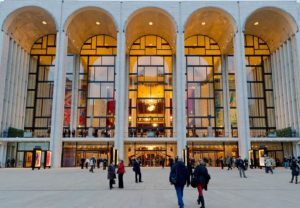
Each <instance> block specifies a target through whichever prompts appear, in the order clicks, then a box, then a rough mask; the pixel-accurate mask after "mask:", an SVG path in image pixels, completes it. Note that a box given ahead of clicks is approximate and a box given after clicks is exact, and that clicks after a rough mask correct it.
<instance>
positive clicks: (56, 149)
mask: <svg viewBox="0 0 300 208" xmlns="http://www.w3.org/2000/svg"><path fill="white" fill-rule="evenodd" d="M67 48H68V38H67V36H66V34H65V33H64V32H63V31H59V32H57V35H56V61H55V74H54V92H53V102H52V118H51V140H50V150H51V151H52V166H53V167H54V168H58V167H60V166H61V156H62V132H63V120H64V116H63V115H64V100H65V99H64V98H65V84H66V67H65V66H66V63H67Z"/></svg>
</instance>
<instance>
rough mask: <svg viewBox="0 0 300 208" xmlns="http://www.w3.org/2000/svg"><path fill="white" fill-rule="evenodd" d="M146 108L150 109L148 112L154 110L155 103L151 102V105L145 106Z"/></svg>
mask: <svg viewBox="0 0 300 208" xmlns="http://www.w3.org/2000/svg"><path fill="white" fill-rule="evenodd" d="M147 110H148V111H150V112H151V111H154V110H155V105H153V104H152V105H149V106H148V107H147Z"/></svg>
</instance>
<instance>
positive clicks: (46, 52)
mask: <svg viewBox="0 0 300 208" xmlns="http://www.w3.org/2000/svg"><path fill="white" fill-rule="evenodd" d="M55 53H56V35H46V36H43V37H42V38H40V39H38V40H37V41H36V42H35V43H34V44H33V46H32V48H31V52H30V55H31V57H30V69H29V75H28V87H27V102H26V118H25V130H30V131H32V132H33V133H34V136H35V137H45V136H50V127H51V113H52V112H51V111H52V100H53V87H54V69H55Z"/></svg>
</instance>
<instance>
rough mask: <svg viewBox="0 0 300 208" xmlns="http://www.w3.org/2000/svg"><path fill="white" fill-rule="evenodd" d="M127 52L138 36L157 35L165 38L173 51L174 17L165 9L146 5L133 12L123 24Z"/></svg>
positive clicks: (174, 40) (174, 41)
mask: <svg viewBox="0 0 300 208" xmlns="http://www.w3.org/2000/svg"><path fill="white" fill-rule="evenodd" d="M125 31H126V45H127V48H126V49H127V52H128V51H129V49H130V47H131V45H132V44H133V43H134V41H135V40H137V39H138V38H139V37H141V36H144V35H149V34H152V35H157V36H160V37H162V38H163V39H165V40H166V41H167V42H168V43H169V44H170V46H171V48H172V51H173V53H175V51H176V50H175V49H176V47H175V43H176V31H177V25H176V22H175V20H174V18H173V17H172V16H171V15H170V14H169V13H168V12H167V11H165V10H163V9H161V8H157V7H146V8H142V9H138V10H136V11H135V12H133V13H132V14H131V15H130V16H129V18H128V20H127V21H126V24H125Z"/></svg>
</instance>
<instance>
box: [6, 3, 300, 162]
mask: <svg viewBox="0 0 300 208" xmlns="http://www.w3.org/2000/svg"><path fill="white" fill-rule="evenodd" d="M299 6H300V5H299V3H297V1H176V0H173V1H172V0H170V1H131V0H128V1H106V0H99V1H85V0H63V1H59V0H57V1H53V0H44V1H40V0H23V1H19V0H6V1H4V2H1V4H0V23H1V27H2V30H1V32H0V46H1V47H0V62H1V64H0V162H1V163H0V164H1V166H2V167H4V166H14V167H30V166H31V160H32V156H33V155H32V150H33V148H35V147H40V148H41V149H42V151H47V150H50V151H51V152H52V166H53V167H61V166H63V167H72V166H78V165H79V164H80V160H81V159H82V158H90V157H95V158H96V159H97V158H102V159H104V158H110V159H118V158H119V159H124V160H125V162H126V163H127V164H129V161H130V160H131V159H132V158H133V157H139V158H141V160H142V163H143V165H145V166H157V165H159V162H160V161H162V160H168V159H169V158H173V157H175V156H176V155H179V156H182V157H190V158H191V157H192V158H195V159H199V158H206V159H208V160H209V162H210V165H216V163H217V159H219V158H221V157H223V158H224V157H226V156H233V157H236V156H238V155H241V156H242V157H243V158H249V159H250V160H251V161H252V162H253V161H256V160H258V159H259V157H260V156H261V155H260V150H264V154H269V155H270V156H271V157H273V158H274V159H277V161H278V163H280V162H282V160H283V158H284V157H290V156H300V137H299V130H300V88H299V87H298V84H297V83H300V65H299V64H300V62H299V60H300V51H299V49H300V35H299V29H298V25H299V23H300V16H299V13H300V7H299ZM43 160H44V158H42V162H43ZM12 161H13V162H12Z"/></svg>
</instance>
